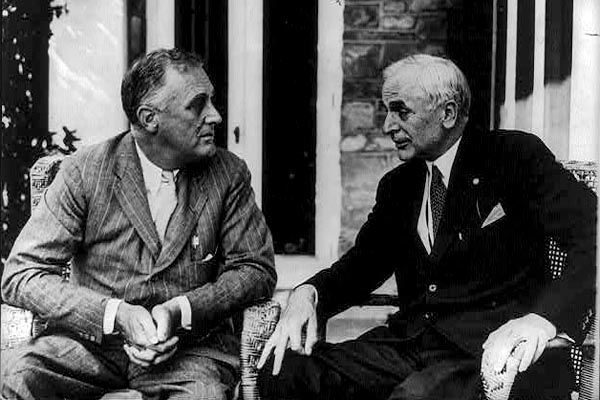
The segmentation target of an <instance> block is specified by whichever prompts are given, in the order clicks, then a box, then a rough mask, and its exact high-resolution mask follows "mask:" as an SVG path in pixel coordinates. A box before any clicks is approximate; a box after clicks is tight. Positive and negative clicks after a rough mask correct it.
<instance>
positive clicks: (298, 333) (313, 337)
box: [257, 285, 317, 375]
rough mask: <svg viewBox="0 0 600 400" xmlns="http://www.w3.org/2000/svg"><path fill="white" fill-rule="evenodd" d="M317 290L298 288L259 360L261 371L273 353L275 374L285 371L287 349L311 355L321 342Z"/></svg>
mask: <svg viewBox="0 0 600 400" xmlns="http://www.w3.org/2000/svg"><path fill="white" fill-rule="evenodd" d="M315 294H316V291H315V289H314V287H313V286H310V285H301V286H298V287H297V288H296V289H295V290H294V291H293V292H292V294H291V295H290V298H289V300H288V304H287V307H286V308H285V311H284V312H283V315H282V316H281V318H280V319H279V322H278V323H277V326H276V327H275V331H273V334H272V335H271V337H270V338H269V340H268V341H267V343H266V344H265V348H264V349H263V352H262V354H261V356H260V359H259V360H258V365H257V366H258V368H259V369H260V368H262V367H263V365H265V362H266V361H267V359H268V358H269V356H270V355H271V352H273V354H274V356H275V359H274V361H273V375H277V374H278V373H279V370H280V369H281V362H282V361H283V355H284V353H285V350H286V349H287V347H288V344H289V347H290V348H291V349H292V350H293V351H296V352H298V353H302V352H304V353H305V354H307V355H310V353H311V352H312V348H313V346H314V344H315V343H316V342H317V309H316V304H315V302H316V299H315ZM304 326H306V342H305V345H304V348H302V344H301V340H302V339H301V337H302V328H303V327H304Z"/></svg>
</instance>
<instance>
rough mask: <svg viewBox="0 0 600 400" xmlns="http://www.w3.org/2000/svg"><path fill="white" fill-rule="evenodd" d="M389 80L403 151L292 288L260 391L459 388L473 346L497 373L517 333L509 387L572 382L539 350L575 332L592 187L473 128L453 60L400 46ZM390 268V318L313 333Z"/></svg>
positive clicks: (311, 395)
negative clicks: (349, 226)
mask: <svg viewBox="0 0 600 400" xmlns="http://www.w3.org/2000/svg"><path fill="white" fill-rule="evenodd" d="M384 78H385V81H384V85H383V102H384V104H385V106H386V107H387V118H386V120H385V123H384V128H383V129H384V131H385V133H387V134H388V135H390V137H391V138H392V140H393V141H394V143H395V144H396V148H397V150H398V154H399V156H400V159H401V160H403V161H404V163H403V164H402V165H400V166H398V167H397V168H395V169H394V170H392V171H390V172H389V173H387V174H386V175H385V176H384V177H383V178H382V179H381V181H380V183H379V187H378V190H377V196H376V204H375V206H374V207H373V210H372V212H371V214H370V215H369V218H368V220H367V222H366V223H365V224H364V225H363V226H362V228H361V230H360V232H359V233H358V236H357V238H356V242H355V245H354V247H353V248H352V249H351V250H349V251H348V252H347V253H346V254H345V255H344V256H342V257H341V258H340V260H338V261H337V262H336V263H334V264H333V265H332V266H331V267H330V268H328V269H325V270H323V271H321V272H319V273H318V274H316V275H315V276H313V277H312V278H310V279H309V280H308V281H306V282H305V283H304V284H302V285H300V286H298V287H297V288H296V289H295V290H294V291H293V293H292V294H291V296H290V298H289V302H288V305H287V308H286V309H285V311H284V313H283V315H282V317H281V319H280V322H279V324H278V325H277V327H276V329H275V332H274V334H273V336H272V337H271V338H270V339H269V341H268V342H267V345H266V348H265V350H264V352H263V355H262V357H261V360H260V362H259V365H260V366H261V367H262V372H261V375H260V381H259V383H260V389H261V392H262V394H263V395H264V396H265V397H267V398H270V397H276V398H278V397H277V396H281V397H282V398H304V399H317V398H324V399H325V398H330V399H331V398H336V399H338V398H339V399H342V398H343V399H355V398H361V399H470V398H475V397H477V395H478V389H479V388H478V381H479V377H478V375H479V368H480V363H481V360H482V358H483V360H485V361H486V362H491V363H492V364H493V366H494V367H495V368H496V369H497V370H498V371H499V370H501V369H502V368H503V367H504V365H505V363H506V362H507V359H508V357H509V354H510V353H511V351H512V350H513V348H515V347H516V346H517V345H518V344H520V346H518V347H519V351H520V352H523V353H522V355H523V357H522V359H521V363H520V365H519V371H522V372H523V373H521V374H519V375H518V377H517V381H516V382H515V386H514V387H513V392H514V393H515V395H516V397H515V398H519V399H523V398H534V399H541V398H546V397H544V396H546V395H550V396H555V395H557V392H562V393H569V392H570V389H571V387H570V386H571V384H570V382H572V381H571V380H570V376H564V375H563V374H561V373H560V371H565V368H552V367H551V366H552V365H553V364H554V363H555V362H558V361H565V362H564V365H568V360H569V355H568V352H556V351H553V349H545V347H546V344H547V343H548V341H549V340H550V339H552V338H554V337H555V335H556V334H557V332H566V333H567V334H568V335H570V336H571V338H572V339H574V340H576V341H577V340H582V333H581V328H580V321H581V320H582V319H583V318H582V317H583V315H584V313H585V311H586V310H587V309H588V308H589V307H590V306H591V305H592V304H593V299H594V282H595V279H594V277H595V233H596V231H595V227H596V220H595V205H596V197H595V195H594V194H593V193H592V192H591V191H590V190H588V189H587V188H586V187H584V185H583V184H581V183H578V182H577V181H576V180H575V178H574V177H573V176H571V174H570V173H569V172H568V171H566V170H565V169H563V168H562V166H561V165H560V164H559V163H558V162H557V161H556V160H555V158H554V156H553V155H552V154H551V152H550V151H549V150H548V149H547V148H546V147H545V146H544V145H543V143H542V142H541V141H540V140H539V139H538V138H537V137H535V136H533V135H530V134H526V133H522V132H494V133H488V132H479V131H477V130H476V129H474V128H473V127H470V126H469V125H468V124H467V121H468V117H469V106H470V99H471V95H470V90H469V86H468V84H467V81H466V79H465V77H464V75H463V74H462V72H461V71H460V70H459V69H458V67H457V66H456V65H455V64H453V63H452V62H451V61H449V60H446V59H442V58H438V57H432V56H427V55H416V56H411V57H408V58H405V59H403V60H400V61H399V62H397V63H395V64H393V65H391V66H390V67H388V68H387V69H386V70H385V73H384ZM547 236H552V237H554V238H556V240H557V241H558V242H559V243H560V245H561V246H562V247H563V248H564V249H565V250H567V251H568V256H569V266H568V269H567V271H565V275H564V276H563V277H562V279H560V280H555V281H553V280H552V279H551V277H550V274H549V273H548V271H547V270H546V267H545V266H544V258H545V257H544V254H545V253H544V238H545V237H547ZM392 274H395V277H396V282H397V286H398V297H399V304H398V307H399V310H398V312H396V313H395V314H394V315H393V316H391V317H390V319H389V321H388V325H387V326H381V327H377V328H375V329H373V330H371V331H369V332H367V333H365V334H364V335H362V336H361V337H359V338H358V339H356V340H351V341H348V342H344V343H340V344H335V345H333V344H328V343H321V342H319V343H316V344H315V341H316V331H317V318H316V313H317V311H318V312H319V313H321V314H323V315H325V316H330V315H333V314H335V313H337V312H339V311H341V310H343V309H345V308H347V307H348V306H349V305H352V304H356V303H357V302H359V301H361V300H363V299H365V298H366V297H367V296H368V295H369V293H370V292H371V291H372V290H374V289H375V288H377V287H378V286H379V285H380V284H381V283H383V282H384V281H385V280H386V279H387V278H388V277H389V276H390V275H392ZM302 329H306V345H305V347H303V348H302V347H301V344H300V337H301V330H302ZM287 347H290V348H291V349H290V350H287V352H286V348H287ZM271 352H273V353H274V356H273V357H271V358H272V359H273V363H271V361H270V360H271V359H270V358H268V357H269V355H270V354H271ZM284 355H285V356H284ZM524 371H526V372H524ZM566 375H568V374H566ZM540 376H541V377H542V379H537V378H540ZM552 398H555V397H552Z"/></svg>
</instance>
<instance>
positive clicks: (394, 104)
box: [388, 100, 412, 112]
mask: <svg viewBox="0 0 600 400" xmlns="http://www.w3.org/2000/svg"><path fill="white" fill-rule="evenodd" d="M388 110H389V111H391V112H399V111H412V110H411V109H410V108H409V107H407V105H406V104H405V103H404V102H403V101H402V100H393V101H390V102H389V106H388Z"/></svg>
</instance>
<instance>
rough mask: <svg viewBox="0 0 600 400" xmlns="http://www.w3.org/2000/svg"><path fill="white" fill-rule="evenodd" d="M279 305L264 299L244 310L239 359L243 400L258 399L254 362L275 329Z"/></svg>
mask: <svg viewBox="0 0 600 400" xmlns="http://www.w3.org/2000/svg"><path fill="white" fill-rule="evenodd" d="M280 312H281V306H280V305H279V303H277V302H275V301H265V302H264V303H259V304H257V305H254V306H251V307H248V308H247V309H246V310H245V311H244V323H243V328H242V337H241V350H240V361H241V367H242V373H241V378H242V382H241V389H242V396H243V399H244V400H258V399H260V397H259V394H258V386H257V378H258V369H257V368H256V364H257V363H258V359H259V358H260V355H261V353H262V350H263V348H264V347H265V344H266V342H267V340H268V339H269V337H271V334H272V333H273V331H274V330H275V326H276V325H277V321H279V313H280Z"/></svg>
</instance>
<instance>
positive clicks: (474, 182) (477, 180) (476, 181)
mask: <svg viewBox="0 0 600 400" xmlns="http://www.w3.org/2000/svg"><path fill="white" fill-rule="evenodd" d="M473 185H475V186H477V185H479V178H473Z"/></svg>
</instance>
